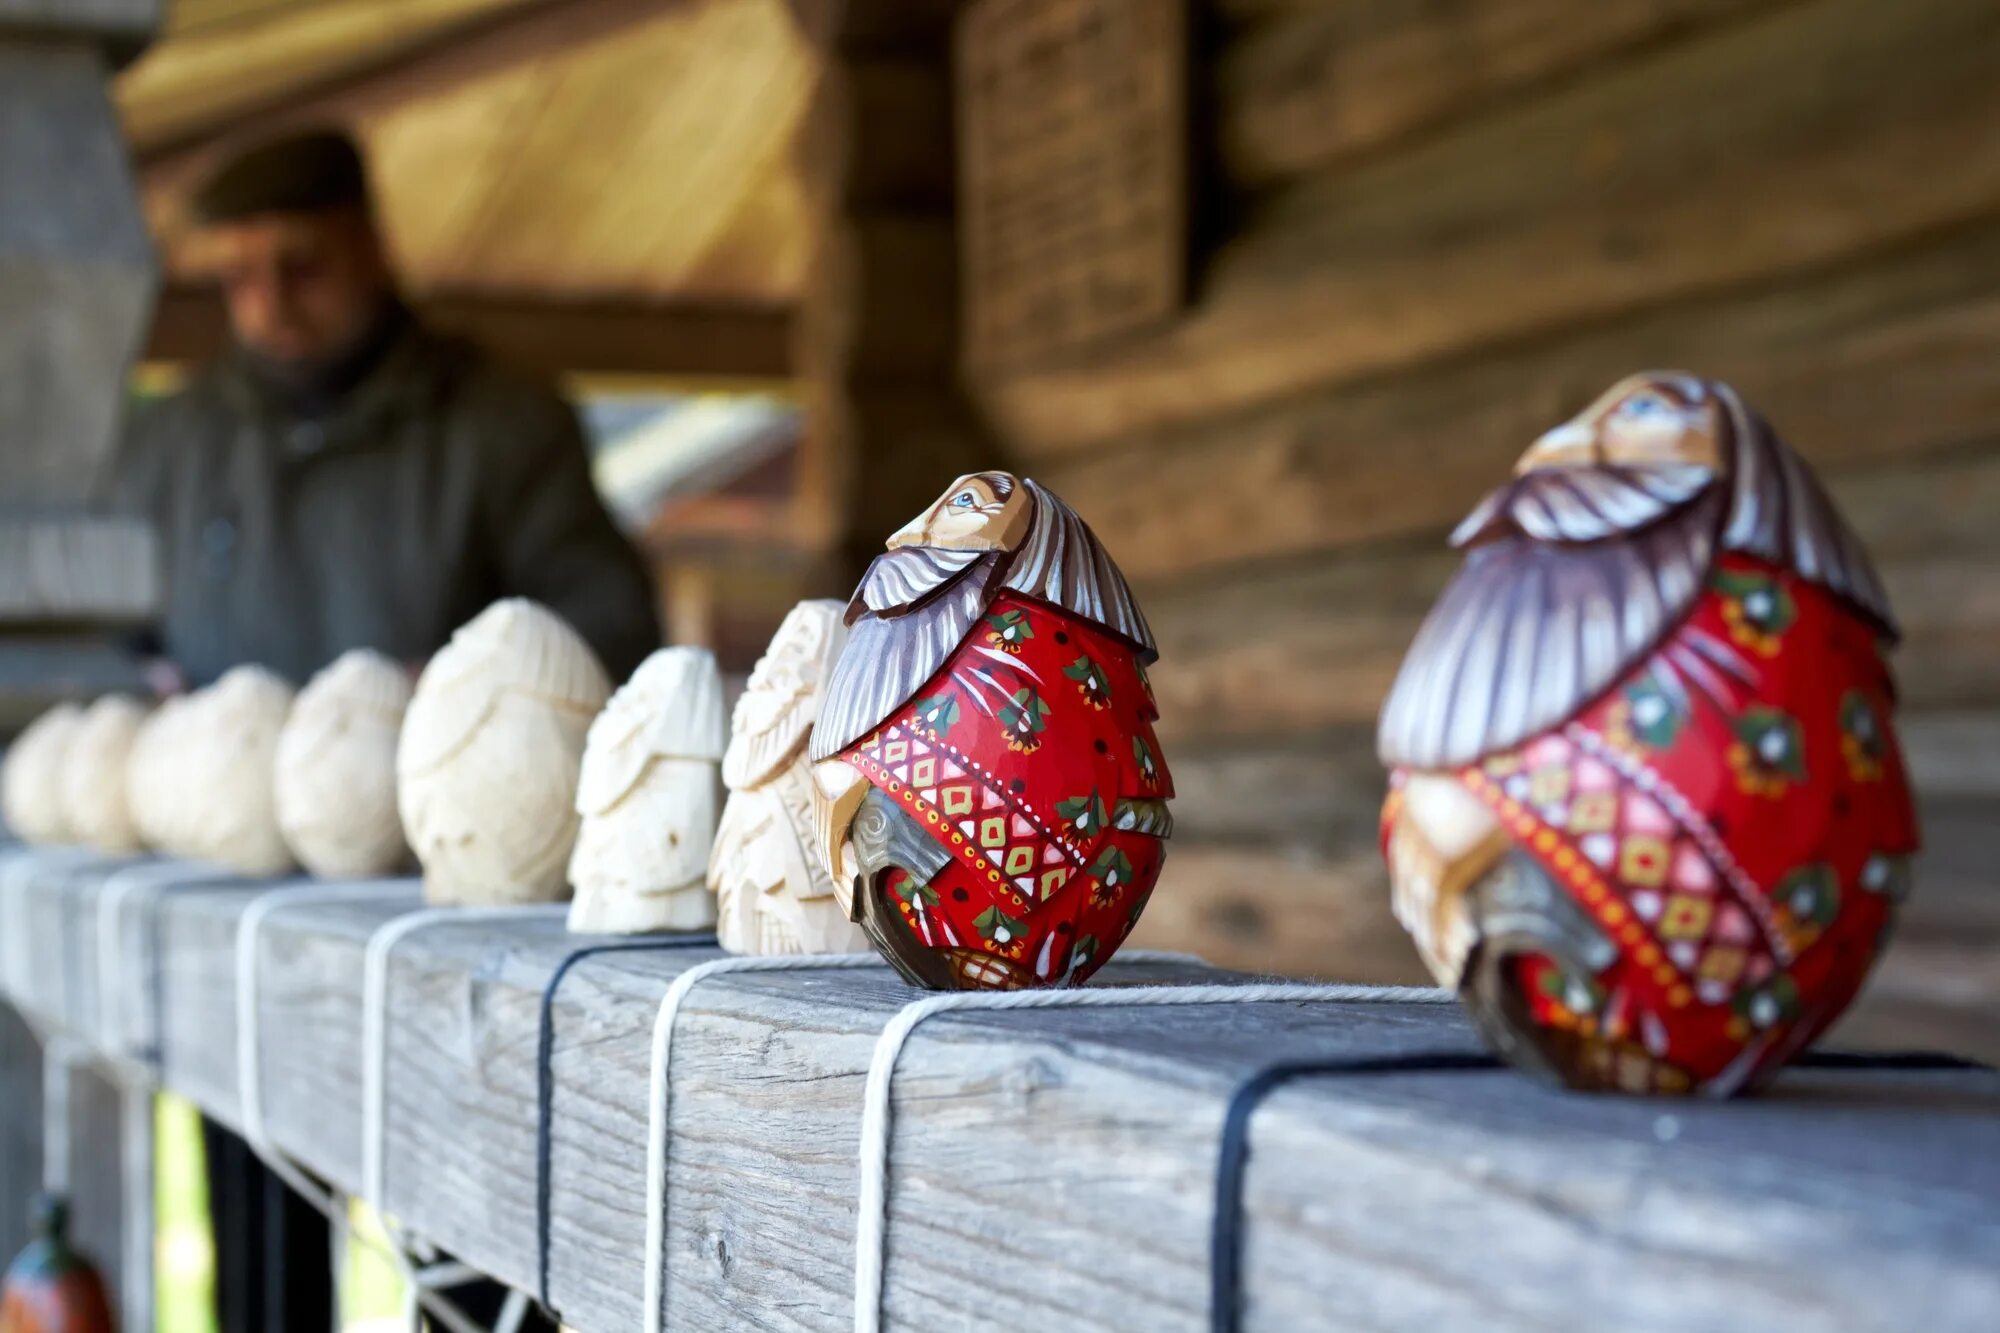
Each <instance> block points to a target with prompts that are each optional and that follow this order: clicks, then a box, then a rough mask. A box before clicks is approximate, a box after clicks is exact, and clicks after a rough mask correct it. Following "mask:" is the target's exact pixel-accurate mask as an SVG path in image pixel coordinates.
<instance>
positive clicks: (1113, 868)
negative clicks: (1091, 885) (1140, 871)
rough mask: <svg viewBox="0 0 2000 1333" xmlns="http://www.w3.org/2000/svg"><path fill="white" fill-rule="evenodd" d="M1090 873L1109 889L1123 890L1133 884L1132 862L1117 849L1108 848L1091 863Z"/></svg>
mask: <svg viewBox="0 0 2000 1333" xmlns="http://www.w3.org/2000/svg"><path fill="white" fill-rule="evenodd" d="M1090 873H1091V874H1092V875H1093V876H1095V877H1096V879H1097V882H1098V883H1100V884H1102V885H1104V887H1106V888H1108V889H1122V888H1124V887H1125V886H1126V885H1127V884H1130V883H1131V882H1132V862H1131V860H1130V859H1129V858H1128V857H1127V856H1126V855H1125V853H1123V852H1121V851H1119V850H1118V849H1117V848H1116V847H1106V848H1105V849H1104V850H1103V851H1101V852H1099V853H1098V854H1097V859H1096V860H1095V861H1092V862H1091V863H1090Z"/></svg>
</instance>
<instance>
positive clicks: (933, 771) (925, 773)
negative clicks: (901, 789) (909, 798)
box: [910, 759, 937, 787]
mask: <svg viewBox="0 0 2000 1333" xmlns="http://www.w3.org/2000/svg"><path fill="white" fill-rule="evenodd" d="M936 781H937V760H935V759H919V760H917V762H916V763H914V764H911V765H910V785H911V786H912V787H928V786H930V785H931V784H932V783H934V782H936Z"/></svg>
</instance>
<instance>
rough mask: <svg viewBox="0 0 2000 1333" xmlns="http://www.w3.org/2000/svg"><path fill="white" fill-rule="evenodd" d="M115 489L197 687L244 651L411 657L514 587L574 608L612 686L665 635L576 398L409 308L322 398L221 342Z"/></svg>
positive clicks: (288, 657)
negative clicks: (159, 578) (300, 393)
mask: <svg viewBox="0 0 2000 1333" xmlns="http://www.w3.org/2000/svg"><path fill="white" fill-rule="evenodd" d="M107 492H108V495H109V497H110V499H111V502H112V503H113V505H114V506H115V507H117V508H120V509H123V510H126V511H128V512H136V513H139V514H143V515H145V516H147V517H150V518H151V519H152V520H153V521H154V522H155V524H156V525H157V526H158V529H159V532H160V539H161V546H162V550H161V557H162V563H163V574H164V580H165V587H166V593H167V598H168V604H167V611H166V616H165V620H164V622H163V624H162V626H161V637H162V639H163V640H164V642H163V644H162V648H163V651H164V652H165V654H166V655H167V656H168V657H170V658H171V659H173V660H174V661H175V662H176V663H177V664H178V665H179V666H180V667H181V669H182V670H183V671H185V672H186V673H187V674H188V675H189V677H190V678H191V679H192V680H193V681H194V682H195V683H197V684H199V683H203V682H206V681H209V680H212V679H214V678H215V677H216V676H218V675H220V674H221V673H222V672H223V671H226V670H227V669H228V668H230V667H231V666H234V665H236V664H238V663H241V662H256V663H261V664H262V665H264V666H267V667H270V668H271V669H273V670H275V671H278V672H280V673H282V674H284V675H286V676H288V677H290V678H291V679H292V680H294V681H303V680H304V679H305V678H306V677H308V676H310V675H311V674H312V673H313V672H314V671H316V670H317V669H319V668H320V667H321V666H324V665H325V664H326V663H327V662H329V661H331V660H332V659H333V658H334V657H336V656H338V655H339V654H340V653H341V652H342V651H344V650H346V649H348V648H375V649H377V650H379V651H381V652H383V653H386V654H388V655H389V656H390V657H393V658H396V659H398V660H401V661H406V662H420V661H422V660H423V659H424V658H426V657H428V656H429V655H430V654H432V653H434V652H436V651H437V650H438V649H439V648H440V647H442V646H443V645H444V643H445V642H446V640H448V639H449V638H450V637H451V632H452V630H453V629H455V628H457V627H458V626H459V625H461V624H463V623H464V622H465V621H467V620H470V619H471V618H472V617H473V616H475V615H477V614H478V613H479V612H480V610H482V609H483V608H484V607H485V606H486V605H487V604H488V603H490V602H492V601H493V600H494V599H495V598H499V597H507V596H521V597H531V598H533V599H535V600H536V601H539V602H541V603H543V604H545V605H547V606H548V607H549V608H551V609H552V610H554V611H555V612H556V613H557V614H559V615H561V616H562V617H563V618H564V619H565V620H567V621H569V623H570V624H572V625H574V626H575V627H576V628H577V630H578V631H579V632H580V633H581V634H582V635H583V636H584V638H586V639H588V640H589V641H590V644H591V646H592V647H594V648H595V649H596V650H597V652H598V655H599V656H600V657H601V658H602V659H603V660H604V665H605V667H606V668H607V669H608V670H609V671H610V672H611V675H612V678H613V679H614V680H622V679H624V678H625V677H626V676H628V675H629V674H630V673H631V671H632V669H633V668H634V667H636V666H637V665H638V663H639V662H640V660H641V659H642V658H644V657H645V655H646V654H647V653H648V652H650V651H651V650H652V649H653V648H654V647H655V646H657V645H658V643H659V629H658V623H657V620H656V619H655V614H654V606H653V598H652V590H651V587H650V585H649V582H648V579H647V577H646V573H645V570H644V567H643V566H642V565H641V563H640V561H639V558H638V556H637V554H636V553H635V552H634V551H633V549H632V548H631V546H630V545H628V544H627V543H626V541H625V540H624V538H623V537H621V536H620V535H619V533H618V532H617V530H616V529H615V528H614V527H613V526H612V523H611V519H610V517H609V516H608V515H607V514H606V513H605V511H604V507H603V505H602V503H601V502H600V501H599V499H598V497H597V493H596V491H595V490H594V489H593V488H592V486H591V480H590V472H589V463H588V458H587V454H586V451H585V447H584V443H583V437H582V433H581V431H580V430H579V428H578V425H577V420H576V414H575V413H574V411H572V410H571V408H570V407H569V406H568V405H567V404H565V403H564V402H563V401H562V400H561V399H560V398H558V397H557V396H556V394H555V393H554V392H552V391H551V390H550V389H548V388H546V387H544V386H543V385H541V384H539V383H537V382H535V381H534V380H532V379H527V378H523V377H521V376H518V375H515V374H513V373H511V372H509V371H507V370H504V369H502V368H501V367H499V366H497V365H495V364H494V362H493V361H492V360H491V359H490V358H488V357H486V356H485V355H483V354H482V353H480V352H478V351H477V350H476V349H474V348H472V347H470V346H469V345H467V344H464V343H462V342H459V341H456V340H454V339H450V338H446V337H442V336H439V335H436V334H432V333H430V332H428V331H426V330H423V329H421V328H418V327H416V326H415V325H414V324H409V325H405V326H404V327H403V328H402V330H401V331H400V332H399V333H397V334H396V335H395V337H394V338H393V340H392V341H390V342H389V344H388V345H387V347H386V349H385V350H384V351H383V352H382V353H381V355H380V357H379V359H378V360H377V361H376V363H375V364H374V365H373V367H372V368H371V369H370V370H368V371H367V372H366V373H365V375H363V377H362V378H361V379H360V381H359V382H358V383H357V384H356V385H355V386H354V387H353V388H351V389H349V390H348V391H347V392H346V393H344V394H342V395H340V396H339V397H338V398H337V399H335V400H334V402H333V405H332V407H331V408H330V410H327V411H324V412H321V413H316V414H306V413H304V412H301V411H300V410H298V409H297V408H293V407H287V406H283V405H281V398H280V396H279V395H276V394H274V393H273V392H272V391H271V390H269V389H268V388H266V387H265V386H264V385H263V384H262V383H260V381H259V378H258V377H257V376H256V375H255V374H253V373H252V372H251V370H250V368H249V367H248V365H247V363H246V362H245V361H244V359H243V358H242V356H241V355H240V354H232V355H230V356H226V357H224V358H223V359H222V360H221V361H220V362H218V363H217V364H216V365H215V366H213V367H212V368H210V369H209V370H208V371H206V372H205V373H203V374H202V375H201V376H200V377H198V378H197V379H196V380H194V381H193V382H192V383H191V384H190V385H189V386H188V387H187V388H186V389H185V390H183V391H182V392H180V393H178V394H176V395H175V396H173V397H172V398H168V399H165V400H163V401H161V402H159V403H156V404H153V405H152V406H150V407H149V408H148V409H146V410H145V411H144V412H143V413H142V414H141V415H140V417H139V418H138V420H137V421H135V422H134V424H133V427H132V429H131V431H130V432H129V434H128V437H127V439H126V441H125V447H124V448H123V450H122V451H121V452H120V454H119V456H118V458H117V460H116V466H115V468H114V469H113V471H112V472H111V474H110V475H109V476H108V477H107Z"/></svg>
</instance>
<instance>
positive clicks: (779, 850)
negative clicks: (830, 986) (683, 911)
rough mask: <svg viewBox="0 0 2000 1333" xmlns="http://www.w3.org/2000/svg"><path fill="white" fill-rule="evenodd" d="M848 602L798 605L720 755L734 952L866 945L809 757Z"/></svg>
mask: <svg viewBox="0 0 2000 1333" xmlns="http://www.w3.org/2000/svg"><path fill="white" fill-rule="evenodd" d="M846 609H847V608H846V607H845V606H843V605H842V604H841V603H839V602H836V601H828V600H820V601H810V602H800V603H799V604H798V605H797V606H795V607H793V608H792V609H791V611H790V612H789V613H788V614H787V615H786V616H785V620H784V623H783V624H781V625H779V626H778V632H777V634H775V635H774V636H772V639H771V646H770V647H769V648H768V649H767V650H766V651H765V653H764V656H763V657H762V658H760V659H759V660H758V662H757V665H756V667H755V668H754V669H753V670H752V671H751V672H750V684H749V687H748V688H747V689H745V690H744V692H743V696H742V697H741V698H740V699H738V700H737V701H736V713H735V715H734V717H733V718H732V719H731V726H730V737H729V749H728V751H727V752H726V753H724V755H723V757H722V780H723V782H724V783H725V784H727V785H728V787H729V803H728V804H727V805H725V806H724V807H723V808H722V826H721V828H719V829H718V830H716V835H715V851H714V853H713V855H711V856H710V858H709V862H708V884H709V888H711V889H712V890H714V892H715V896H716V906H717V909H718V911H719V912H720V918H721V919H720V921H719V922H718V924H717V926H716V933H717V935H718V936H719V937H720V938H721V940H722V947H723V948H725V949H728V950H729V951H730V952H732V953H751V954H791V953H856V952H860V951H862V950H865V949H867V948H868V936H867V935H866V933H864V932H863V931H862V929H861V928H860V927H859V926H857V925H855V924H854V923H853V922H851V921H849V920H848V919H847V912H846V910H845V909H844V908H843V907H842V906H841V904H840V902H839V900H838V899H837V898H835V896H834V892H833V876H832V875H831V874H829V873H828V871H827V868H826V864H825V860H824V858H822V857H821V856H820V854H819V848H818V845H817V843H816V841H815V837H814V831H813V804H812V790H813V789H812V766H811V761H810V760H809V759H808V758H807V757H806V742H807V740H808V738H809V737H810V736H811V735H812V729H813V723H814V722H816V721H818V719H819V709H820V699H821V697H822V695H821V691H822V689H823V687H824V686H825V684H826V680H827V676H828V675H829V673H831V672H832V670H833V664H834V662H835V661H836V660H838V658H839V657H840V651H841V649H842V648H843V647H845V646H846V643H847V626H846V624H845V622H844V621H843V620H842V616H843V614H844V613H845V611H846Z"/></svg>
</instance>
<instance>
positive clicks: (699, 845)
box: [569, 648, 723, 935]
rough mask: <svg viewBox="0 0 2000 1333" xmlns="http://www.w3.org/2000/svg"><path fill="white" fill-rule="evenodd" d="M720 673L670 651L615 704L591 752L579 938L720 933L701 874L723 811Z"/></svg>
mask: <svg viewBox="0 0 2000 1333" xmlns="http://www.w3.org/2000/svg"><path fill="white" fill-rule="evenodd" d="M722 746H723V720H722V675H721V673H720V672H719V671H717V670H716V666H715V655H714V654H713V653H711V652H709V651H708V650H707V649H706V648H662V649H660V650H659V651H658V652H656V653H654V654H653V655H652V656H651V657H648V658H647V659H646V660H645V661H644V662H642V663H640V665H639V669H638V670H637V671H635V672H633V673H632V679H631V680H629V681H627V682H625V684H624V685H623V686H622V687H621V688H620V689H619V691H618V692H617V693H616V694H614V695H612V696H611V702H610V703H609V704H607V705H606V706H605V709H604V711H603V712H602V713H599V714H598V715H597V720H596V721H595V722H593V723H591V724H590V737H589V740H588V742H587V744H586V745H585V747H584V752H583V778H582V782H581V783H580V784H579V786H578V787H577V793H576V810H577V813H578V814H580V815H581V816H582V817H583V829H582V832H580V833H579V834H578V835H577V840H576V854H575V855H574V856H572V857H571V858H570V863H569V877H570V882H571V883H572V884H574V885H575V886H576V901H575V902H574V903H572V904H571V905H570V909H569V928H570V929H571V930H574V931H589V932H602V933H609V934H620V935H630V934H637V933H641V932H645V931H655V930H701V929H704V928H706V927H708V926H711V925H714V924H715V900H714V899H713V898H711V897H709V893H708V885H707V884H706V883H705V882H704V875H705V873H706V871H707V869H708V853H709V847H710V846H711V844H712V843H713V842H714V839H715V819H716V811H717V809H718V808H719V807H720V806H721V804H722V778H721V773H720V764H721V762H722Z"/></svg>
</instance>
